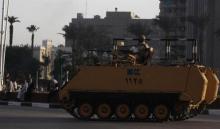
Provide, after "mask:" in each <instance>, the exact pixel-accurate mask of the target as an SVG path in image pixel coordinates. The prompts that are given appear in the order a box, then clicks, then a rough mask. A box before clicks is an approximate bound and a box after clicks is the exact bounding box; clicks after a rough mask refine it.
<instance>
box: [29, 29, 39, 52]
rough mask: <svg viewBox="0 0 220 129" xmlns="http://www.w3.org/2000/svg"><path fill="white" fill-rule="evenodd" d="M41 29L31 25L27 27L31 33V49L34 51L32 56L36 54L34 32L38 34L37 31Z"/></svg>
mask: <svg viewBox="0 0 220 129" xmlns="http://www.w3.org/2000/svg"><path fill="white" fill-rule="evenodd" d="M39 29H40V28H39V27H37V26H36V25H30V26H28V27H27V30H28V31H29V32H30V33H31V49H32V54H31V55H33V52H34V32H36V31H37V30H39Z"/></svg>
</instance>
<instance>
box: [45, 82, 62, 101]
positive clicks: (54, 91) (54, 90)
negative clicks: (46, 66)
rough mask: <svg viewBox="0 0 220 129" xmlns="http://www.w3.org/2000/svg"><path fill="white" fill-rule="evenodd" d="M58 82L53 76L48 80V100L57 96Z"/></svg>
mask: <svg viewBox="0 0 220 129" xmlns="http://www.w3.org/2000/svg"><path fill="white" fill-rule="evenodd" d="M58 90H59V84H58V81H57V80H56V79H55V78H53V79H52V80H51V81H50V91H49V94H48V102H51V101H52V99H55V98H56V97H57V96H58Z"/></svg>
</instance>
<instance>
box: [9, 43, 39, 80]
mask: <svg viewBox="0 0 220 129" xmlns="http://www.w3.org/2000/svg"><path fill="white" fill-rule="evenodd" d="M5 59H6V60H5V63H6V64H5V69H6V72H7V73H10V75H11V76H13V78H20V79H21V78H23V77H24V76H27V75H29V74H31V75H32V76H35V75H36V71H37V70H38V69H39V67H40V63H39V61H37V60H36V59H34V58H33V57H32V56H31V49H30V48H28V47H27V46H24V47H18V46H12V47H7V51H6V57H5Z"/></svg>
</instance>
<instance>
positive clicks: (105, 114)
mask: <svg viewBox="0 0 220 129" xmlns="http://www.w3.org/2000/svg"><path fill="white" fill-rule="evenodd" d="M96 113H97V115H98V117H99V118H100V119H108V118H110V117H111V114H112V109H111V107H110V105H109V104H99V105H98V107H97V110H96Z"/></svg>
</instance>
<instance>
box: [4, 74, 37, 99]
mask: <svg viewBox="0 0 220 129" xmlns="http://www.w3.org/2000/svg"><path fill="white" fill-rule="evenodd" d="M18 83H19V84H18ZM18 83H17V81H16V79H12V78H11V77H10V75H9V73H8V74H6V76H5V88H4V91H5V99H9V98H10V93H13V92H17V96H16V99H17V100H18V101H31V94H32V92H33V90H34V83H33V81H32V77H31V75H29V76H28V77H27V78H24V79H22V80H19V81H18Z"/></svg>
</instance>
